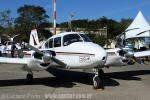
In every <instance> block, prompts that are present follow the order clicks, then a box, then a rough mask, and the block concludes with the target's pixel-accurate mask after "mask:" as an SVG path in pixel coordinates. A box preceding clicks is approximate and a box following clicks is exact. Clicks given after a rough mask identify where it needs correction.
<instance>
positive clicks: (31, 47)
mask: <svg viewBox="0 0 150 100" xmlns="http://www.w3.org/2000/svg"><path fill="white" fill-rule="evenodd" d="M25 45H26V46H27V47H28V48H30V49H31V50H34V51H35V52H37V53H39V54H42V55H44V53H43V52H41V51H40V50H39V49H37V48H35V47H33V46H32V45H30V44H28V43H26V44H25Z"/></svg>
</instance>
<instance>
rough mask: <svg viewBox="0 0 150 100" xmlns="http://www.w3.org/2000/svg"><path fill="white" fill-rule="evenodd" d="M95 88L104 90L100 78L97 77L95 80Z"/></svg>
mask: <svg viewBox="0 0 150 100" xmlns="http://www.w3.org/2000/svg"><path fill="white" fill-rule="evenodd" d="M93 87H94V89H99V88H102V82H101V80H100V78H99V77H98V76H95V77H94V78H93Z"/></svg>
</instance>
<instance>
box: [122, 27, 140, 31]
mask: <svg viewBox="0 0 150 100" xmlns="http://www.w3.org/2000/svg"><path fill="white" fill-rule="evenodd" d="M135 29H140V28H132V29H128V30H126V31H125V32H128V31H131V30H135Z"/></svg>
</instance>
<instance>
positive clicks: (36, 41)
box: [29, 27, 40, 47]
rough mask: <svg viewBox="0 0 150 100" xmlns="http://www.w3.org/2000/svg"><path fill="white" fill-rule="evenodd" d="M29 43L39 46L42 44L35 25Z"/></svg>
mask: <svg viewBox="0 0 150 100" xmlns="http://www.w3.org/2000/svg"><path fill="white" fill-rule="evenodd" d="M29 44H30V45H32V46H34V47H38V46H39V45H40V42H39V38H38V34H37V30H36V28H35V27H33V29H32V30H31V34H30V41H29Z"/></svg>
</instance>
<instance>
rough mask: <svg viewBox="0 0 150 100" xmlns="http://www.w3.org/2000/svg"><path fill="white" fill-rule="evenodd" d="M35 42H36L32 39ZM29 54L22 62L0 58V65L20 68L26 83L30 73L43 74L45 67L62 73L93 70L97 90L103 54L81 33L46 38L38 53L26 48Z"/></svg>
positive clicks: (18, 59)
mask: <svg viewBox="0 0 150 100" xmlns="http://www.w3.org/2000/svg"><path fill="white" fill-rule="evenodd" d="M35 40H36V39H35ZM26 46H28V47H29V48H30V49H31V51H28V52H26V54H25V56H24V58H22V59H20V58H2V57H1V58H0V63H5V64H21V65H23V68H22V69H23V70H25V71H27V72H28V74H27V76H26V78H27V81H28V82H32V80H33V71H41V70H46V69H47V68H49V67H55V68H64V69H87V68H94V69H95V70H94V72H95V76H94V78H93V86H94V88H99V87H100V86H101V84H100V83H101V81H100V78H99V72H100V71H101V69H102V68H103V67H104V65H105V63H106V59H107V53H106V51H105V50H104V49H103V48H102V47H101V46H99V45H97V44H95V43H93V42H91V40H90V39H89V38H88V37H87V36H86V35H85V34H83V33H77V32H66V33H61V34H58V35H54V36H52V37H51V38H49V39H48V40H47V41H46V42H45V43H43V45H42V46H41V49H38V48H35V47H34V46H31V45H29V44H26Z"/></svg>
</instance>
